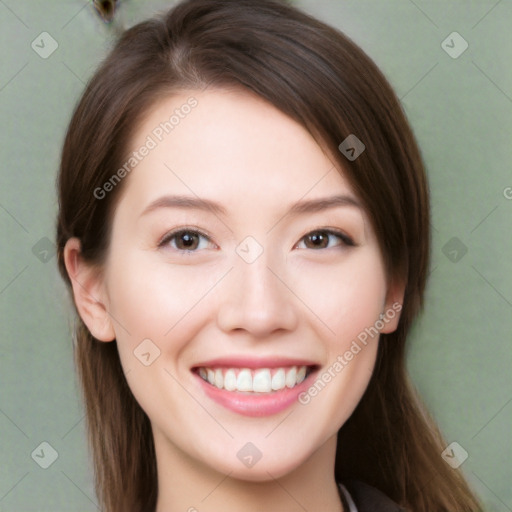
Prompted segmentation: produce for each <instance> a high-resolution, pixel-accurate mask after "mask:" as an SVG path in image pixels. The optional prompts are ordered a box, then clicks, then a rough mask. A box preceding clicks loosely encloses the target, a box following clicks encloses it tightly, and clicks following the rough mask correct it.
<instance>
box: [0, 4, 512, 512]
mask: <svg viewBox="0 0 512 512" xmlns="http://www.w3.org/2000/svg"><path fill="white" fill-rule="evenodd" d="M172 3H173V2H169V1H163V0H159V1H156V0H155V1H149V0H148V1H140V2H136V1H129V0H126V1H125V2H122V3H121V7H120V9H119V11H118V15H117V20H116V22H115V23H114V25H111V26H108V25H106V24H104V23H103V22H102V21H101V20H100V19H99V17H98V16H97V15H96V13H95V11H94V9H93V7H92V5H91V3H90V2H85V1H79V0H65V1H64V0H48V1H46V2H35V1H28V0H22V1H16V0H0V23H1V30H0V41H1V45H0V53H1V67H0V119H1V124H0V145H1V146H0V147H1V158H0V230H1V240H2V250H1V253H0V262H1V267H0V329H1V330H0V337H1V338H0V390H1V392H0V445H1V450H0V458H1V459H0V512H10V511H48V512H50V511H51V512H57V511H94V510H97V506H96V498H95V496H94V491H93V486H92V477H91V466H90V461H89V458H88V454H87V448H86V441H85V431H84V421H83V420H84V416H83V410H82V407H81V404H80V399H79V396H80V395H79V391H78V387H77V383H76V380H75V374H74V368H73V362H72V344H71V336H70V332H71V326H72V322H73V317H72V314H71V311H72V310H71V307H70V302H69V299H68V295H67V291H66V289H65V287H64V285H63V283H62V282H61V280H60V277H59V275H58V272H57V269H56V258H55V255H54V251H55V248H54V246H53V238H54V223H55V216H56V211H57V207H56V195H55V177H56V173H57V168H58V162H59V151H60V147H61V143H62V139H63V134H64V131H65V129H66V125H67V123H68V121H69V118H70V115H71V111H72V108H73V106H74V104H75V102H76V101H77V99H78V98H79V96H80V93H81V91H82V90H83V87H84V84H85V83H86V81H87V80H88V78H89V77H90V76H91V74H92V73H93V71H94V69H95V67H96V66H97V64H98V63H99V61H100V60H101V59H102V58H103V57H104V56H105V54H106V52H107V51H108V49H109V47H110V46H111V44H112V41H113V38H114V36H115V33H116V30H119V29H120V28H121V27H123V26H124V27H129V26H131V25H133V24H134V23H136V22H138V21H140V20H142V19H144V18H146V17H148V16H150V15H151V14H153V13H154V12H156V11H157V10H160V9H162V8H164V7H166V6H169V5H170V4H172ZM297 3H298V5H300V6H302V7H303V8H304V9H305V10H307V11H309V12H311V13H312V14H314V15H316V16H318V17H320V18H321V19H323V20H324V21H327V22H328V23H330V24H332V25H335V26H337V27H338V28H340V29H341V30H343V31H344V32H345V33H346V34H348V35H349V36H351V37H352V38H353V39H354V40H355V41H356V42H357V43H358V44H359V45H360V46H361V47H362V48H363V49H364V50H365V51H366V52H367V53H368V54H369V55H370V56H371V57H372V58H373V59H374V60H375V61H376V62H377V64H378V65H379V66H380V67H381V69H382V70H383V71H384V73H385V74H386V76H387V77H388V78H389V80H390V82H391V83H392V85H393V86H394V88H395V90H396V91H397V94H398V96H399V97H400V99H401V101H402V103H403V106H404V108H405V111H406V113H407V115H408V116H409V119H410V121H411V123H412V126H413V128H414V131H415V133H416V136H417V138H418V141H419V144H420V146H421V148H422V152H423V156H424V159H425V162H426V165H427V169H428V175H429V180H430V185H431V190H432V210H433V212H432V227H433V253H432V268H431V277H430V283H429V288H428V292H427V303H426V309H425V312H424V314H423V315H422V317H421V318H420V319H419V321H418V322H417V323H416V325H415V328H414V331H413V335H412V337H411V344H410V351H409V359H408V364H409V369H410V372H411V375H412V378H413V381H414V383H415V384H416V386H417V387H418V388H419V390H420V392H421V394H422V396H423V397H424V400H425V402H426V403H427V405H428V406H429V408H430V410H431V411H432V413H433V415H434V416H435V418H436V419H437V421H438V422H439V424H440V426H441V428H442V430H443V432H444V434H445V437H446V439H447V442H448V443H451V442H453V441H456V442H457V443H459V444H460V445H461V446H462V447H463V448H464V450H465V451H466V452H467V453H468V455H469V457H468V458H467V460H466V461H465V462H464V463H463V464H462V466H461V468H460V469H461V470H463V471H464V473H465V474H466V476H467V478H468V479H469V480H470V482H471V483H472V485H473V486H474V488H475V490H476V491H477V492H478V494H479V495H480V496H481V498H482V500H483V501H484V503H485V506H486V510H487V511H496V512H506V511H512V485H511V484H512V462H511V460H512V442H511V431H512V428H511V427H512V403H511V402H512V377H511V366H512V364H511V363H512V349H511V338H512V320H511V318H512V315H511V312H512V272H511V270H512V263H511V260H512V258H511V255H512V237H511V225H512V223H511V220H512V199H511V198H512V172H511V171H512V164H511V162H512V144H511V142H512V137H511V134H512V66H511V63H512V30H511V26H512V2H511V1H510V0H501V1H496V0H493V1H452V2H447V1H431V0H428V1H426V0H425V1H421V0H415V1H414V2H413V1H412V0H394V1H382V0H373V1H360V0H359V1H355V0H351V1H344V0H343V1H342V0H320V1H313V0H302V1H301V2H297ZM454 31H456V32H458V33H459V34H460V36H462V38H463V40H465V41H466V42H467V43H468V45H469V46H468V48H467V50H466V51H464V52H463V53H462V54H461V55H460V56H458V57H457V58H453V57H451V56H450V55H449V54H448V53H447V52H446V51H445V50H444V49H443V47H446V45H449V46H452V47H453V48H452V49H451V51H452V53H453V52H458V51H460V49H461V48H462V47H463V46H462V44H463V40H462V39H457V38H456V39H453V36H451V38H448V39H447V43H444V45H442V42H443V41H444V40H445V39H446V38H447V37H448V36H449V35H450V34H451V33H452V32H454ZM42 32H47V33H49V34H50V35H51V37H52V38H53V39H54V40H55V41H56V43H57V44H58V47H57V48H56V50H55V51H54V52H53V53H52V54H51V55H50V56H49V57H47V58H42V57H41V56H40V55H39V54H38V53H37V52H36V51H35V50H34V49H33V47H32V42H33V41H35V43H34V45H35V44H39V47H41V46H42V44H41V42H40V41H41V38H42V37H43V38H46V39H44V40H45V45H44V49H43V48H38V47H37V46H36V47H35V48H37V49H38V51H39V52H43V51H48V50H49V49H50V48H51V46H50V43H51V41H50V39H48V36H40V34H41V33H42ZM42 442H47V443H49V444H50V445H51V446H52V447H53V448H54V449H55V450H56V452H57V453H58V458H57V459H56V460H55V462H54V463H53V464H52V465H51V466H50V467H49V468H48V469H43V468H42V467H40V466H39V464H38V463H36V460H42V459H41V458H39V459H38V458H37V456H36V455H34V457H32V456H31V454H33V453H35V454H37V453H40V448H39V446H40V444H41V443H42ZM43 448H44V446H43ZM34 450H35V452H34ZM49 453H50V451H49V448H46V455H45V457H48V456H49ZM439 456H440V457H441V454H439ZM311 512H312V511H311ZM433 512H435V511H433Z"/></svg>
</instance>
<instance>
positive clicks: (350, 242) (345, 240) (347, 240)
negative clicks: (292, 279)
mask: <svg viewBox="0 0 512 512" xmlns="http://www.w3.org/2000/svg"><path fill="white" fill-rule="evenodd" d="M183 232H192V233H195V234H197V235H199V236H200V237H203V238H205V239H206V240H208V242H209V243H212V244H214V245H215V246H216V247H217V248H218V246H217V244H215V243H214V242H213V241H212V239H211V237H210V235H208V234H206V233H204V232H203V231H202V230H201V229H199V228H197V227H195V226H183V227H179V228H176V229H173V230H171V231H169V232H167V233H165V234H164V235H163V236H162V237H161V238H160V240H159V241H158V242H157V246H158V247H159V248H160V247H163V246H164V245H166V244H168V243H169V242H170V240H172V239H173V238H174V237H175V236H176V235H178V234H180V233H183ZM318 232H322V233H326V234H328V235H332V236H334V237H337V238H338V239H339V240H341V242H342V245H345V246H347V247H356V246H357V245H358V244H357V243H355V241H354V239H353V238H352V237H351V236H350V235H348V234H347V233H345V232H344V231H342V230H340V229H339V228H329V227H325V226H319V227H316V228H313V229H309V230H308V231H307V232H306V233H304V235H302V236H301V237H300V239H299V240H298V242H296V243H295V244H294V246H293V248H294V249H295V248H296V247H297V246H298V245H299V244H300V243H301V242H302V241H303V240H304V238H306V237H307V236H308V235H311V234H312V233H318ZM306 249H309V248H306ZM325 249H328V247H327V248H320V249H311V250H314V251H320V250H325ZM173 250H174V251H175V252H178V253H186V254H190V253H193V252H200V251H199V250H197V249H191V250H187V249H173Z"/></svg>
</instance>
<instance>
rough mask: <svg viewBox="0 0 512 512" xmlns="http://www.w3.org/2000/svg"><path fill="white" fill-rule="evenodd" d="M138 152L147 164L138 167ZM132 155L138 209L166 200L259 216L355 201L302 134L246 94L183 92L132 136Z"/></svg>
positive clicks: (132, 190)
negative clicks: (318, 201) (321, 201)
mask: <svg viewBox="0 0 512 512" xmlns="http://www.w3.org/2000/svg"><path fill="white" fill-rule="evenodd" d="M144 147H146V148H149V149H146V150H143V148H144ZM133 152H138V153H142V152H143V153H144V154H145V156H144V157H142V158H140V154H139V158H137V159H135V160H136V162H135V160H134V158H135V157H133V155H132V153H133ZM130 155H132V163H134V164H135V165H134V167H133V169H132V170H131V171H130V172H129V176H128V178H129V179H128V183H126V184H125V191H124V193H123V196H126V197H127V199H128V200H131V202H132V206H133V207H135V206H136V207H137V208H138V207H140V208H141V209H142V208H143V207H144V206H145V205H147V204H148V203H149V202H151V201H153V200H154V199H156V198H157V197H158V195H163V194H181V195H183V194H186V195H193V196H199V197H201V198H212V199H215V201H217V202H220V203H221V204H225V205H227V207H228V209H229V208H230V207H233V208H234V209H235V210H236V209H237V208H248V207H249V205H251V206H252V207H253V208H255V209H256V210H259V211H261V209H265V208H266V209H272V208H277V207H280V206H283V202H285V203H290V202H295V201H298V200H300V199H314V198H318V197H325V196H327V195H332V194H346V195H348V194H352V191H351V188H350V187H349V185H348V183H347V182H346V180H345V179H344V178H343V175H342V173H341V172H340V170H339V168H337V167H336V164H335V162H334V161H333V160H332V159H331V158H329V157H328V156H327V154H326V153H325V152H324V151H323V150H322V148H321V147H320V146H319V145H318V144H317V142H316V141H315V140H314V139H313V137H312V136H311V135H310V134H309V133H308V132H307V130H306V129H305V128H303V127H302V126H301V125H300V124H298V123H297V122H295V121H294V120H292V119H291V118H290V117H288V116H286V115H285V114H284V113H282V112H281V111H279V110H278V109H276V108H275V107H273V106H272V105H270V104H269V103H267V102H266V101H264V100H262V99H261V98H259V97H257V96H255V95H253V94H251V93H249V92H245V91H238V90H237V91H233V90H218V89H217V90H208V91H182V92H179V93H176V94H173V95H172V96H169V97H167V98H165V99H163V100H161V101H159V102H158V103H157V104H155V105H154V106H153V107H152V108H151V110H150V111H149V112H147V114H146V115H145V117H144V119H143V121H142V122H141V123H140V124H139V126H138V127H137V128H136V129H135V130H134V136H133V138H132V140H131V144H130ZM130 155H128V156H127V158H128V157H130Z"/></svg>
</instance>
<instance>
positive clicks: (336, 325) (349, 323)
mask: <svg viewBox="0 0 512 512" xmlns="http://www.w3.org/2000/svg"><path fill="white" fill-rule="evenodd" d="M296 283H297V285H296V286H297V295H298V296H299V297H300V298H301V299H302V300H303V301H304V303H305V304H307V306H308V308H309V309H310V310H311V311H312V313H313V314H314V315H315V316H316V317H317V318H318V319H319V320H320V321H321V322H320V323H321V324H322V325H323V327H324V328H323V333H324V336H326V339H332V340H333V343H334V345H335V348H337V349H341V348H343V346H344V345H345V344H346V343H347V342H350V341H351V340H353V339H354V338H356V337H357V336H358V335H359V334H360V333H361V332H362V331H364V329H365V328H369V327H371V326H373V325H374V324H375V322H376V320H377V319H378V318H379V315H380V313H381V312H382V307H383V304H384V300H385V296H386V280H385V274H384V270H383V267H382V264H381V262H380V259H379V258H378V257H377V255H376V254H375V253H374V251H369V250H368V251H364V250H361V251H358V253H357V254H356V253H354V254H353V256H351V257H349V258H347V259H346V260H344V261H342V262H340V263H339V264H330V265H327V264H318V263H315V264H311V263H308V267H307V268H306V267H303V268H301V269H300V273H299V277H298V278H297V280H296Z"/></svg>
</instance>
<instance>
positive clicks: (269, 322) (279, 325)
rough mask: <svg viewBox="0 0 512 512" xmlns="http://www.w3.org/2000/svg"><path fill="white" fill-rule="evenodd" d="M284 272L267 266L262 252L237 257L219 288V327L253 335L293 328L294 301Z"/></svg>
mask: <svg viewBox="0 0 512 512" xmlns="http://www.w3.org/2000/svg"><path fill="white" fill-rule="evenodd" d="M283 274H284V272H282V271H281V272H278V271H276V270H274V269H271V268H270V267H269V266H268V260H267V258H266V257H265V253H263V254H262V255H261V256H260V257H259V258H258V259H257V260H256V261H254V262H252V263H246V262H245V261H243V260H242V259H238V261H236V262H235V266H234V268H233V270H232V271H231V272H230V273H229V276H227V279H229V281H228V283H225V284H226V285H227V286H223V287H222V291H221V292H220V293H221V297H220V304H219V308H218V314H217V323H218V327H219V328H220V329H222V330H223V331H225V332H229V331H233V330H243V331H246V332H247V333H248V334H250V335H251V337H253V338H265V337H268V336H269V335H270V334H272V333H275V332H277V331H280V330H282V331H283V332H284V331H292V330H294V329H295V328H296V326H297V322H298V318H299V316H298V311H297V302H296V299H295V296H294V294H293V292H292V291H291V289H290V288H289V287H288V285H287V284H286V277H285V276H284V275H283Z"/></svg>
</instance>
